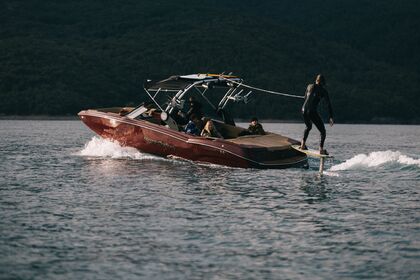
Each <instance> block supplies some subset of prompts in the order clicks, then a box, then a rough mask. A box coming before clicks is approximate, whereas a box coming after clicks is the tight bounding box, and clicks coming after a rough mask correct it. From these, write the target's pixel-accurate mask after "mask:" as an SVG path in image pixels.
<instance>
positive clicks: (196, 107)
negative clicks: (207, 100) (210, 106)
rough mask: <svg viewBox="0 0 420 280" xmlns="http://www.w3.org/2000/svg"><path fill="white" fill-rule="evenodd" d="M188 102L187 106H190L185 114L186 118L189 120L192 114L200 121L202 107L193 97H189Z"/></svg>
mask: <svg viewBox="0 0 420 280" xmlns="http://www.w3.org/2000/svg"><path fill="white" fill-rule="evenodd" d="M188 101H189V104H190V109H189V110H188V112H187V117H188V118H191V115H192V114H194V115H196V116H197V117H198V118H199V119H201V118H202V117H203V113H202V111H201V107H202V105H201V103H200V102H198V101H196V100H195V98H194V97H193V96H190V98H189V99H188Z"/></svg>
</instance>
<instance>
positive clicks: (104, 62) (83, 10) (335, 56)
mask: <svg viewBox="0 0 420 280" xmlns="http://www.w3.org/2000/svg"><path fill="white" fill-rule="evenodd" d="M419 5H420V4H418V1H415V0H406V1H394V0H383V1H362V0H354V1H335V0H324V1H309V0H301V1H274V0H266V1H251V0H242V1H239V0H232V1H220V0H213V1H186V0H180V1H159V0H154V1H151V0H130V1H106V0H89V1H82V0H73V1H66V0H62V1H54V0H43V1H36V0H21V1H17V0H14V1H13V0H11V1H1V3H0V100H1V101H0V114H4V115H36V114H48V115H73V114H76V113H77V112H78V111H80V110H82V109H86V108H94V107H107V106H118V105H128V104H137V103H139V102H141V101H144V100H146V96H145V94H144V92H143V89H142V84H143V81H144V80H145V79H148V78H152V79H159V78H162V79H163V78H166V77H167V76H170V75H174V74H190V73H207V72H215V73H220V72H233V73H234V74H237V75H240V76H242V77H243V78H244V79H245V80H246V82H247V83H248V84H251V85H254V86H257V87H262V88H268V89H271V90H279V91H283V92H288V93H292V94H301V95H303V93H304V90H305V87H306V85H307V84H308V83H310V82H312V81H313V78H314V76H315V74H317V73H318V72H322V73H324V75H325V76H326V78H327V83H328V86H327V88H328V90H329V92H330V95H331V99H332V102H333V106H334V111H335V115H336V120H337V121H339V122H402V123H419V122H420V113H419V108H420V98H419V95H420V92H419V88H420V78H419V77H420V52H419V49H420V48H419V46H420V32H418V31H419V30H420V9H419ZM301 103H302V100H294V99H289V98H284V97H278V96H270V95H266V94H259V95H258V98H254V99H253V102H252V103H250V104H248V105H247V106H245V107H240V108H239V107H235V108H233V110H234V111H235V112H236V114H237V115H238V116H239V117H248V116H249V115H251V114H252V115H257V116H259V117H260V118H272V119H274V118H277V119H287V120H289V119H299V118H300V116H299V111H300V106H301Z"/></svg>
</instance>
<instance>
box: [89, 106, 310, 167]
mask: <svg viewBox="0 0 420 280" xmlns="http://www.w3.org/2000/svg"><path fill="white" fill-rule="evenodd" d="M86 115H89V116H93V117H101V118H106V119H112V120H116V121H118V122H122V123H127V124H131V125H135V126H138V127H141V128H147V129H150V130H153V131H155V132H158V133H162V134H165V135H167V136H170V137H172V138H175V139H178V140H180V141H184V142H186V143H191V144H195V145H201V146H206V147H210V148H213V149H217V150H218V151H220V150H222V151H224V152H227V153H229V154H231V155H234V156H236V157H238V158H241V159H244V160H247V161H250V162H253V163H256V164H258V165H265V166H274V165H290V164H296V163H299V162H302V161H305V160H306V158H304V159H302V160H299V161H296V162H293V163H285V164H270V163H261V162H258V161H255V160H252V159H250V158H246V157H243V156H241V155H238V154H235V153H233V152H231V151H229V150H226V149H223V148H220V147H217V146H213V145H209V144H204V143H199V142H195V141H194V140H195V139H190V138H188V140H187V141H185V139H183V138H180V137H177V136H175V135H172V134H169V133H166V132H164V131H162V130H157V129H155V128H154V127H153V126H149V125H144V124H143V123H142V124H141V125H140V124H139V123H137V122H136V121H127V120H123V119H119V118H116V117H112V116H108V115H106V114H104V115H102V114H97V113H94V112H89V114H86ZM82 116H83V115H82ZM191 140H192V141H191Z"/></svg>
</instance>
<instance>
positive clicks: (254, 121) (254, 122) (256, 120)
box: [251, 117, 258, 125]
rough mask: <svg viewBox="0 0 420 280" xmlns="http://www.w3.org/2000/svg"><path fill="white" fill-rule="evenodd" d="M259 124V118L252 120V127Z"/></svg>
mask: <svg viewBox="0 0 420 280" xmlns="http://www.w3.org/2000/svg"><path fill="white" fill-rule="evenodd" d="M257 123H258V119H257V117H253V118H252V119H251V124H252V125H256V124H257Z"/></svg>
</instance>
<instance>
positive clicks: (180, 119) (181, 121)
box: [170, 108, 188, 126]
mask: <svg viewBox="0 0 420 280" xmlns="http://www.w3.org/2000/svg"><path fill="white" fill-rule="evenodd" d="M170 116H171V117H172V119H173V120H174V121H175V122H176V123H177V124H178V125H180V126H183V125H186V124H187V123H188V119H187V118H186V116H185V113H184V112H182V111H181V110H179V109H176V108H175V109H174V110H173V111H172V112H171V113H170Z"/></svg>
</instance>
